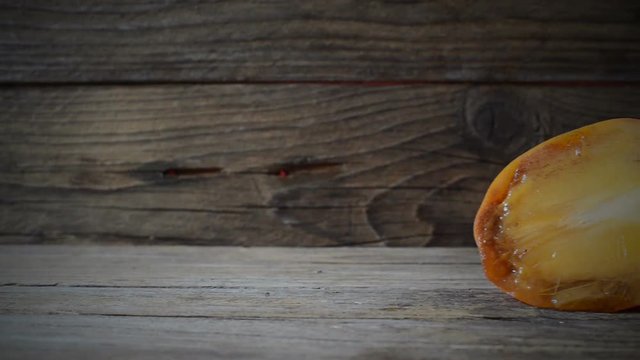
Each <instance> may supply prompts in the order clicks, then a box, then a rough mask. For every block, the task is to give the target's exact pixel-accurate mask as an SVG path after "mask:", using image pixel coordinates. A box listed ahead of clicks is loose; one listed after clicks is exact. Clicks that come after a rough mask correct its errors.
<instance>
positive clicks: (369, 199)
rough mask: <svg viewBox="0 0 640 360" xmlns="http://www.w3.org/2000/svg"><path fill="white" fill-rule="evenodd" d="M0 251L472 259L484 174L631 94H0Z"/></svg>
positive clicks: (620, 90)
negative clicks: (466, 255)
mask: <svg viewBox="0 0 640 360" xmlns="http://www.w3.org/2000/svg"><path fill="white" fill-rule="evenodd" d="M0 106H1V107H2V109H3V110H4V111H3V112H2V113H1V114H0V147H1V150H2V151H0V242H4V243H39V242H66V243H79V242H123V241H124V242H127V243H137V244H143V243H149V244H159V243H174V244H175V243H183V244H202V245H303V246H333V245H366V244H370V245H389V246H422V245H426V244H430V245H448V246H451V245H453V246H457V245H471V244H473V239H472V234H471V224H472V221H473V217H474V215H475V211H476V209H477V206H478V205H479V203H480V200H481V199H482V196H483V194H484V191H485V190H486V188H487V186H488V184H489V182H490V181H491V179H492V178H493V177H494V176H495V175H496V174H497V172H498V171H499V170H500V169H501V168H502V166H504V165H505V164H506V163H508V162H509V161H510V160H511V159H513V158H514V157H515V156H516V155H518V154H519V153H521V152H522V151H524V150H526V149H527V148H529V147H531V146H533V145H535V144H537V143H539V142H540V141H542V140H544V139H546V138H549V137H551V136H553V135H555V134H558V133H561V132H564V131H567V130H570V129H573V128H576V127H579V126H582V125H585V124H588V123H591V122H594V121H597V120H603V119H607V118H613V117H640V88H638V87H588V88H573V87H549V86H475V87H474V86H458V85H455V86H452V85H437V86H436V85H432V86H391V87H354V86H335V85H332V86H322V85H316V86H310V85H252V86H248V85H199V86H185V85H172V86H140V87H137V86H136V87H127V86H104V87H103V86H98V87H93V86H86V87H82V86H81V87H55V86H53V87H29V86H27V87H17V88H11V89H3V90H0Z"/></svg>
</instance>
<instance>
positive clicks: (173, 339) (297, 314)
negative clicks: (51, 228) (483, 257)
mask: <svg viewBox="0 0 640 360" xmlns="http://www.w3.org/2000/svg"><path fill="white" fill-rule="evenodd" d="M0 285H1V286H0V352H1V353H2V358H3V359H25V358H27V359H29V358H34V359H35V358H42V357H47V358H52V359H63V358H64V359H76V358H77V359H80V358H98V359H101V358H113V357H126V358H133V359H137V358H143V359H147V358H148V359H152V358H153V359H157V358H160V359H163V358H175V357H184V356H188V357H190V358H207V359H212V358H213V359H218V358H233V359H301V358H309V359H333V358H341V359H344V358H348V359H368V360H382V359H423V358H428V359H451V358H456V359H495V358H501V357H505V356H506V357H509V358H517V359H539V358H541V357H554V358H563V359H565V358H567V359H609V358H616V359H635V358H636V357H637V353H638V351H639V350H640V344H638V341H637V339H638V337H639V336H640V313H637V312H636V313H633V312H628V313H622V314H592V313H569V312H557V311H552V310H543V309H536V308H533V307H530V306H527V305H524V304H522V303H519V302H517V301H516V300H514V299H512V298H510V297H509V296H508V295H506V294H504V293H501V292H500V291H498V290H497V289H496V288H494V287H493V286H492V285H491V284H489V283H488V282H487V281H486V280H485V279H484V276H483V274H482V271H481V266H480V264H479V256H478V254H477V251H476V250H475V249H472V248H456V249H451V248H437V247H436V248H431V249H378V248H328V249H300V248H251V249H247V248H239V247H208V248H202V247H198V248H196V247H181V246H174V247H163V246H153V247H145V246H142V247H128V246H126V247H118V246H110V247H95V246H82V247H73V246H37V245H34V246H28V247H25V246H1V247H0Z"/></svg>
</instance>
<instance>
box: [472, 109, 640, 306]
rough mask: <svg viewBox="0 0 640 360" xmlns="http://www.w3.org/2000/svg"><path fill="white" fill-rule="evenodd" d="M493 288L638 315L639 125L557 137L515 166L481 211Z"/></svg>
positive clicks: (481, 244) (482, 244)
mask: <svg viewBox="0 0 640 360" xmlns="http://www.w3.org/2000/svg"><path fill="white" fill-rule="evenodd" d="M474 236H475V240H476V243H477V245H478V248H479V250H480V255H481V257H482V263H483V267H484V270H485V274H486V276H487V278H488V279H489V280H490V281H492V282H493V283H494V284H495V285H496V286H498V287H499V288H500V289H502V290H503V291H505V292H507V293H509V294H511V295H512V296H514V297H515V298H516V299H518V300H520V301H522V302H524V303H527V304H530V305H534V306H538V307H543V308H554V309H558V310H573V311H597V312H615V311H620V310H625V309H630V308H633V307H637V306H640V120H638V119H613V120H607V121H602V122H599V123H596V124H593V125H589V126H585V127H583V128H580V129H577V130H574V131H571V132H568V133H565V134H562V135H559V136H557V137H554V138H552V139H550V140H547V141H545V142H543V143H542V144H540V145H538V146H536V147H534V148H532V149H531V150H529V151H527V152H526V153H524V154H522V155H521V156H519V157H518V158H516V159H515V160H514V161H513V162H511V163H510V164H509V165H508V166H507V167H506V168H505V169H504V170H503V171H502V172H501V173H500V174H499V175H498V176H497V177H496V179H495V180H494V181H493V183H492V184H491V186H490V187H489V189H488V191H487V193H486V195H485V198H484V200H483V202H482V205H481V206H480V209H479V210H478V213H477V215H476V219H475V223H474Z"/></svg>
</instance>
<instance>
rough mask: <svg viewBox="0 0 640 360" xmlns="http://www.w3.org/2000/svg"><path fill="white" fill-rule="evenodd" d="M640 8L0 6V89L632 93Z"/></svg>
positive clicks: (579, 0) (187, 3) (584, 2)
mask: <svg viewBox="0 0 640 360" xmlns="http://www.w3.org/2000/svg"><path fill="white" fill-rule="evenodd" d="M639 14H640V3H639V2H638V1H634V0H609V1H599V0H570V1H551V0H544V1H540V0H524V1H519V2H518V3H517V5H515V4H513V2H512V1H509V0H496V1H468V0H449V1H434V0H429V1H386V0H376V1H353V0H328V1H314V2H309V1H302V0H300V1H276V0H274V1H261V0H244V1H198V0H181V1H162V2H158V1H149V0H119V1H108V2H105V1H100V0H91V1H88V0H85V1H82V2H80V3H79V2H78V1H71V0H65V1H56V2H54V3H52V2H50V1H44V0H29V1H14V0H2V1H0V81H4V82H95V81H107V82H147V81H152V82H164V81H170V82H175V81H193V82H202V81H287V80H294V81H300V80H307V81H345V80H346V81H349V80H355V81H363V80H421V81H452V80H453V81H634V82H637V81H640V67H638V63H639V62H640V17H639Z"/></svg>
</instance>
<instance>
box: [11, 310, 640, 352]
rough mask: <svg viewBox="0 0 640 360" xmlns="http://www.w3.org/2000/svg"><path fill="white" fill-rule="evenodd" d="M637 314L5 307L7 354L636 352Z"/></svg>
mask: <svg viewBox="0 0 640 360" xmlns="http://www.w3.org/2000/svg"><path fill="white" fill-rule="evenodd" d="M637 329H638V326H637V322H635V323H634V324H626V323H616V322H612V321H608V320H602V321H590V322H568V321H557V320H549V319H540V320H539V321H537V322H536V323H535V324H532V323H529V322H520V321H517V320H516V321H509V320H504V321H500V320H478V321H474V320H467V321H456V322H451V321H444V322H431V321H415V320H325V319H321V320H318V319H295V320H233V319H231V320H220V319H198V318H195V319H194V318H144V317H143V318H138V317H102V316H96V317H85V316H73V315H67V316H65V315H56V316H43V315H8V316H7V315H1V316H0V334H2V335H3V336H2V337H0V349H2V350H3V359H7V360H9V359H21V360H22V359H42V358H43V357H46V358H47V359H65V360H67V359H86V358H92V359H112V358H114V357H117V358H127V359H175V358H178V357H189V358H196V359H201V358H202V359H278V360H279V359H344V358H348V359H362V360H364V359H367V360H386V359H425V358H428V359H496V358H503V357H508V358H518V359H540V358H544V357H547V356H551V355H553V356H558V357H561V358H562V359H581V360H582V359H610V358H615V359H636V358H637V354H638V350H639V349H638V344H637V339H638V336H639V335H640V334H639V333H638V331H637Z"/></svg>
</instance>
